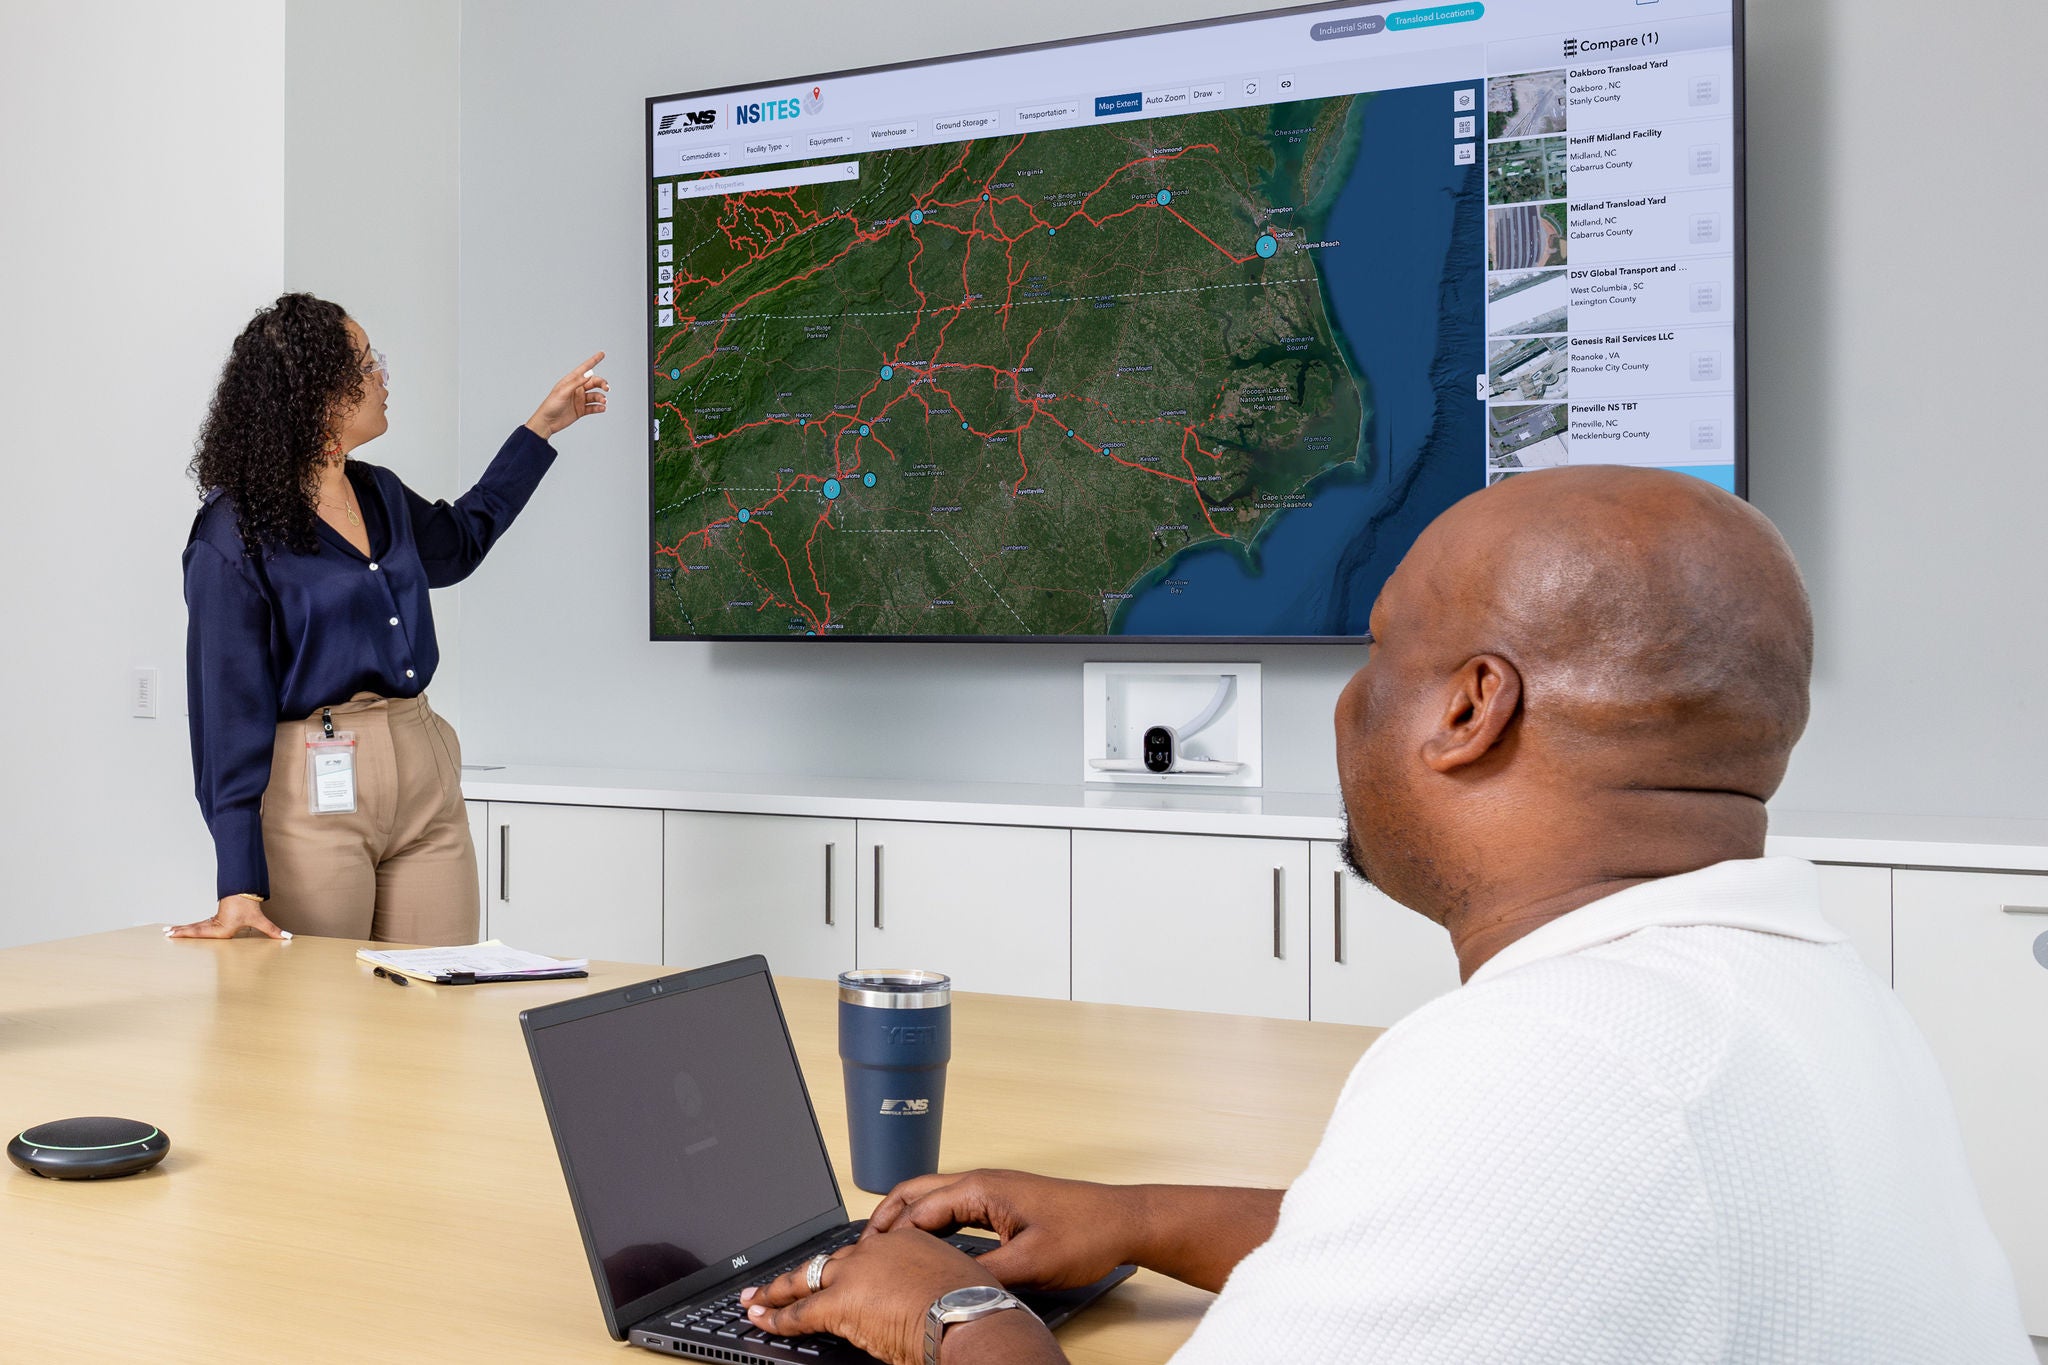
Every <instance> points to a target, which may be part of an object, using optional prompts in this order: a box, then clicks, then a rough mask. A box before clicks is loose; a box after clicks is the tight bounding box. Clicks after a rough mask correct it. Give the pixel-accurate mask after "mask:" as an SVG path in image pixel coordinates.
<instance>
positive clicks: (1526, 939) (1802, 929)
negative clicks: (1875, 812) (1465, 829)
mask: <svg viewBox="0 0 2048 1365" xmlns="http://www.w3.org/2000/svg"><path fill="white" fill-rule="evenodd" d="M1682 925H1715V926H1719V927H1722V928H1728V929H1752V930H1755V931H1757V932H1759V933H1765V934H1779V935H1782V936H1784V937H1786V938H1798V939H1806V940H1808V941H1809V942H1813V943H1840V942H1841V941H1842V940H1843V934H1842V932H1841V931H1840V930H1839V929H1836V928H1835V927H1834V926H1833V925H1831V924H1829V923H1828V922H1827V921H1826V920H1825V919H1823V918H1821V913H1820V874H1819V873H1818V872H1816V871H1815V870H1814V866H1813V864H1812V863H1809V862H1807V861H1805V860H1804V859H1802V858H1740V859H1735V860H1732V861H1729V862H1725V863H1715V864H1714V865H1712V866H1711V867H1703V868H1701V869H1699V870H1698V871H1697V872H1686V873H1682V874H1680V875H1679V876H1676V877H1659V878H1658V879H1657V880H1655V881H1650V882H1644V883H1642V884H1641V885H1640V886H1631V887H1629V888H1628V889H1627V890H1625V891H1617V892H1615V893H1614V894H1613V895H1611V896H1603V897H1601V898H1600V899H1599V900H1597V901H1594V902H1593V903H1591V904H1590V905H1582V906H1580V907H1579V908H1578V909H1576V910H1573V911H1571V912H1570V913H1569V914H1565V915H1560V916H1558V917H1557V918H1556V919H1554V920H1552V921H1550V922H1549V923H1548V924H1545V925H1543V926H1542V927H1541V928H1538V929H1534V930H1531V931H1530V932H1529V933H1527V934H1524V935H1523V936H1522V937H1521V938H1518V939H1516V940H1515V941H1514V942H1513V943H1510V944H1509V945H1508V946H1507V947H1505V948H1503V949H1501V950H1500V951H1499V952H1497V953H1495V954H1494V955H1493V956H1492V957H1490V958H1488V959H1487V960H1486V961H1485V962H1484V963H1483V964H1482V965H1481V966H1480V968H1479V970H1478V971H1476V972H1474V973H1472V977H1471V980H1472V982H1474V983H1476V982H1479V981H1481V980H1484V979H1486V978H1488V977H1494V976H1499V975H1500V974H1501V973H1503V972H1511V971H1513V970H1514V969H1515V968H1517V967H1526V966H1528V965H1529V964H1530V963H1532V962H1541V961H1544V960H1545V959H1547V958H1553V957H1563V956H1565V955H1566V954H1568V953H1576V952H1581V951H1583V950H1585V949H1587V948H1597V947H1598V946H1600V945H1601V944H1603V943H1612V942H1613V941H1614V940H1616V939H1618V938H1624V937H1626V936H1627V935H1629V934H1633V933H1635V932H1636V931H1637V930H1638V929H1650V928H1658V927H1667V928H1669V927H1678V926H1682Z"/></svg>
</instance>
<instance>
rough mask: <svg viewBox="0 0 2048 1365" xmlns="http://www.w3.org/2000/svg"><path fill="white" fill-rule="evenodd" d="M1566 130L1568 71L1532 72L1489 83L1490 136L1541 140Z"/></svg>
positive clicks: (1487, 96)
mask: <svg viewBox="0 0 2048 1365" xmlns="http://www.w3.org/2000/svg"><path fill="white" fill-rule="evenodd" d="M1563 131H1564V72H1562V71H1532V72H1530V73H1529V74H1527V75H1525V76H1500V77H1496V78H1495V79H1493V80H1491V81H1488V82H1487V83H1486V135H1487V137H1489V138H1498V137H1537V136H1539V135H1541V134H1543V133H1561V132H1563Z"/></svg>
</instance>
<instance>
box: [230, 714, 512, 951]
mask: <svg viewBox="0 0 2048 1365" xmlns="http://www.w3.org/2000/svg"><path fill="white" fill-rule="evenodd" d="M333 711H334V728H335V730H336V731H342V730H353V731H354V732H355V737H356V748H355V760H356V808H355V810H354V811H353V812H351V813H349V814H345V815H314V814H312V813H311V812H310V811H308V810H307V808H306V807H307V798H306V739H307V737H308V734H309V732H310V733H311V734H314V735H317V734H319V733H320V713H319V712H317V711H316V712H314V713H313V714H312V715H311V716H310V717H308V718H306V719H305V720H292V721H286V722H285V723H284V724H282V725H280V726H278V727H277V744H276V747H275V748H274V749H273V750H272V753H271V761H270V787H269V789H268V790H267V791H266V792H265V793H264V795H263V853H264V857H265V858H266V859H268V861H269V863H270V900H269V901H268V902H267V903H266V904H265V905H264V907H263V910H264V913H265V914H267V915H269V916H270V918H271V919H272V920H273V921H274V922H275V923H276V924H277V925H278V927H279V928H282V929H289V930H290V931H291V932H292V933H294V934H317V935H323V936H326V937H330V938H357V939H378V940H382V941H385V942H392V943H421V944H432V945H447V944H456V943H474V942H476V938H477V919H478V910H479V906H478V904H477V877H476V849H475V847H474V846H472V845H471V843H470V840H469V819H468V815H467V812H466V810H465V808H464V807H463V804H462V746H461V744H460V743H458V742H457V740H456V738H455V730H454V728H453V727H452V726H450V725H449V724H448V722H447V721H445V720H442V719H441V718H440V717H439V716H437V715H435V714H434V711H433V708H432V707H430V706H428V705H427V699H426V698H425V697H424V696H420V697H414V698H410V699H402V700H389V699H386V698H383V697H378V696H373V695H371V694H370V693H367V692H363V693H358V694H357V695H356V696H355V697H353V698H351V699H350V700H349V701H347V702H344V703H343V704H342V705H340V706H336V707H334V708H333Z"/></svg>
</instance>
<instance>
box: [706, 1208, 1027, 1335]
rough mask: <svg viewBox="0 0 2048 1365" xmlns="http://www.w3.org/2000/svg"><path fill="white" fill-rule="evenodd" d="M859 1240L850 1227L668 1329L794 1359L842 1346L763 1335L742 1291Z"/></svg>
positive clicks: (985, 1246)
mask: <svg viewBox="0 0 2048 1365" xmlns="http://www.w3.org/2000/svg"><path fill="white" fill-rule="evenodd" d="M859 1240H860V1230H859V1229H858V1228H848V1229H846V1230H845V1231H844V1232H841V1233H839V1234H838V1235H837V1236H835V1237H833V1238H832V1239H831V1240H830V1241H826V1242H822V1243H820V1244H818V1245H816V1246H814V1247H812V1248H811V1250H810V1251H809V1252H807V1253H805V1254H803V1255H801V1256H795V1257H792V1258H790V1259H789V1260H787V1261H784V1262H783V1263H782V1264H781V1265H778V1266H776V1267H775V1268H774V1269H772V1270H767V1271H764V1272H762V1274H761V1275H760V1277H759V1278H757V1279H754V1280H751V1281H749V1282H748V1284H747V1285H741V1286H739V1287H738V1288H735V1289H734V1290H733V1291H732V1292H731V1293H730V1294H727V1295H725V1296H724V1297H723V1298H718V1299H713V1300H711V1301H710V1302H709V1303H700V1304H695V1305H693V1306H691V1307H689V1308H685V1309H684V1310H683V1311H682V1312H680V1313H677V1314H676V1315H675V1316H674V1317H672V1318H670V1319H669V1326H670V1328H672V1329H673V1330H674V1331H676V1332H678V1333H680V1334H682V1335H685V1336H690V1337H696V1338H698V1339H700V1340H703V1341H706V1342H708V1343H711V1344H713V1345H734V1344H737V1345H739V1346H742V1347H746V1348H751V1349H754V1350H759V1351H766V1352H769V1353H771V1354H773V1355H778V1356H781V1355H787V1356H788V1357H789V1358H790V1359H791V1360H804V1359H809V1358H815V1357H817V1356H819V1355H822V1354H823V1351H824V1348H825V1347H828V1346H838V1345H842V1344H843V1343H842V1342H841V1340H840V1339H839V1338H838V1337H830V1336H811V1337H779V1336H776V1335H775V1334H774V1333H772V1332H764V1331H762V1330H761V1329H760V1328H758V1327H756V1326H754V1325H753V1324H752V1323H751V1322H748V1321H747V1310H746V1309H745V1308H743V1307H741V1305H740V1290H741V1289H745V1288H747V1287H749V1285H751V1286H753V1287H756V1288H758V1287H759V1286H761V1285H764V1284H767V1283H768V1282H769V1281H770V1280H774V1279H777V1278H779V1277H780V1276H782V1275H785V1274H787V1273H789V1272H790V1271H792V1270H794V1269H796V1268H797V1267H798V1266H800V1265H802V1264H803V1263H804V1262H806V1261H808V1260H810V1259H811V1257H813V1256H815V1255H817V1254H818V1253H819V1252H821V1251H837V1250H839V1249H840V1248H841V1247H846V1246H851V1245H853V1244H854V1243H855V1242H857V1241H859ZM948 1240H949V1241H950V1242H951V1243H952V1244H953V1245H954V1246H956V1247H958V1248H959V1249H960V1250H962V1251H964V1252H966V1253H967V1254H968V1255H969V1256H979V1255H981V1254H982V1253H983V1252H985V1251H993V1250H994V1249H995V1244H994V1243H992V1242H983V1241H975V1240H971V1239H968V1238H965V1237H955V1238H949V1239H948Z"/></svg>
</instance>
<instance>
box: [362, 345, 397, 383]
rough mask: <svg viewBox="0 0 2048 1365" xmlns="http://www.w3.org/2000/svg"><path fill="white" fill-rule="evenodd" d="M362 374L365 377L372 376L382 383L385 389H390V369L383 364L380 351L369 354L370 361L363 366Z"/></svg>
mask: <svg viewBox="0 0 2048 1365" xmlns="http://www.w3.org/2000/svg"><path fill="white" fill-rule="evenodd" d="M363 373H364V374H365V375H372V374H374V375H376V376H377V377H378V378H379V379H382V380H383V381H384V387H385V388H387V389H388V388H390V387H391V367H390V366H389V365H386V364H385V363H384V353H383V352H382V351H371V352H370V359H369V361H368V362H367V363H366V364H365V365H364V366H363Z"/></svg>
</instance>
